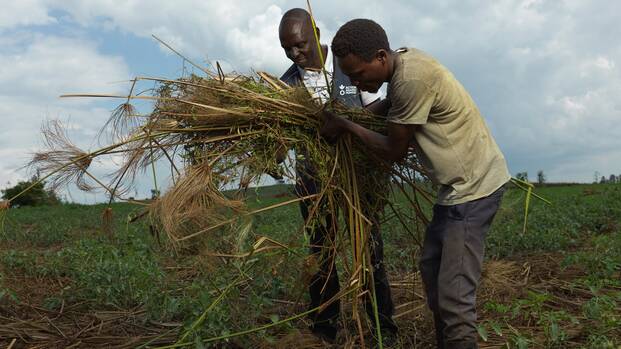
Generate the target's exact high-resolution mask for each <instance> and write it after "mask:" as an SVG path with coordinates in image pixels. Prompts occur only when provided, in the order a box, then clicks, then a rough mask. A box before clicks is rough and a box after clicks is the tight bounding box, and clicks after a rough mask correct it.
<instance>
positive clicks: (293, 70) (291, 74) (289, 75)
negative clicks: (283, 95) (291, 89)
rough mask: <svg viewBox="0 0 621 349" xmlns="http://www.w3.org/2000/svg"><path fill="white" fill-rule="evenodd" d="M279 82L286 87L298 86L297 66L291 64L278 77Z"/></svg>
mask: <svg viewBox="0 0 621 349" xmlns="http://www.w3.org/2000/svg"><path fill="white" fill-rule="evenodd" d="M280 80H281V81H283V82H284V83H286V84H287V85H298V84H299V83H300V70H299V69H298V66H297V65H295V64H292V65H291V66H290V67H289V69H287V71H285V73H284V74H282V76H281V77H280Z"/></svg>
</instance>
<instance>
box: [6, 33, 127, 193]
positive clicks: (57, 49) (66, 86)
mask: <svg viewBox="0 0 621 349" xmlns="http://www.w3.org/2000/svg"><path fill="white" fill-rule="evenodd" d="M4 35H10V34H3V35H0V41H2V38H4ZM18 37H19V38H20V40H14V42H13V43H12V45H11V46H7V47H6V50H3V51H1V52H0V81H2V85H0V121H1V124H2V125H3V128H2V129H1V130H0V149H2V153H1V154H0V156H1V157H2V162H0V186H2V187H4V186H5V185H6V183H7V182H11V183H13V184H14V183H15V182H16V181H17V180H18V179H23V178H25V177H27V176H28V174H27V173H26V172H25V170H23V166H24V165H25V164H26V163H27V162H28V160H29V157H30V154H32V153H33V152H34V151H35V150H36V149H37V148H38V147H39V145H40V138H39V137H40V136H39V130H40V127H41V124H42V123H43V121H44V119H50V118H60V119H64V120H69V121H70V123H71V125H74V126H75V127H72V128H71V130H70V132H71V136H72V139H74V140H75V141H76V143H77V145H78V146H81V147H85V148H89V147H92V146H93V145H94V144H93V139H94V135H95V134H96V131H97V129H98V128H99V127H100V126H101V125H102V124H103V123H104V122H105V120H106V119H107V118H108V116H109V108H106V107H105V106H103V105H102V104H101V103H99V102H98V101H94V100H87V99H81V100H70V99H60V98H59V97H58V96H59V95H60V94H62V93H67V92H100V93H118V92H122V91H124V90H125V89H126V87H125V86H124V85H119V84H111V82H113V81H119V80H128V79H129V77H130V74H129V72H128V68H127V66H126V64H125V62H124V60H123V59H122V58H121V57H118V56H107V55H103V54H101V53H99V52H98V49H97V47H96V46H94V45H93V44H92V43H90V42H88V41H84V40H78V39H72V38H65V37H60V36H53V35H43V34H32V35H18Z"/></svg>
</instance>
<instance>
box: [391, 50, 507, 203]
mask: <svg viewBox="0 0 621 349" xmlns="http://www.w3.org/2000/svg"><path fill="white" fill-rule="evenodd" d="M388 99H389V100H390V103H391V107H390V110H389V111H388V120H389V121H390V122H394V123H399V124H409V125H418V126H417V127H416V131H415V133H414V140H413V143H414V144H413V145H414V147H415V151H416V154H417V156H418V158H419V160H420V161H421V163H422V165H423V166H424V167H425V168H426V169H427V170H428V171H429V172H428V174H429V176H430V178H431V180H433V181H434V182H435V183H437V184H439V185H440V190H439V192H438V204H440V205H456V204H461V203H464V202H468V201H472V200H476V199H479V198H482V197H485V196H488V195H490V194H492V193H493V192H494V191H496V189H498V188H500V187H501V186H502V185H503V184H505V183H506V182H507V181H508V180H509V179H511V176H510V175H509V171H508V169H507V164H506V161H505V158H504V156H503V155H502V153H501V151H500V149H499V148H498V145H497V144H496V142H495V141H494V138H493V137H492V135H491V133H490V131H489V129H488V128H487V125H486V124H485V121H484V120H483V117H482V116H481V112H480V111H479V109H478V108H477V106H476V104H475V103H474V101H473V100H472V97H470V95H469V94H468V92H466V90H465V88H464V87H463V86H462V85H461V84H460V83H459V81H457V79H456V78H455V77H454V76H453V74H452V73H451V72H450V71H449V70H448V69H447V68H446V67H444V66H443V65H441V64H440V63H439V62H438V61H436V60H435V59H434V58H433V57H431V56H429V55H428V54H426V53H424V52H422V51H420V50H417V49H413V48H409V49H400V50H397V53H396V59H395V67H394V72H393V75H392V79H391V81H390V84H389V85H388Z"/></svg>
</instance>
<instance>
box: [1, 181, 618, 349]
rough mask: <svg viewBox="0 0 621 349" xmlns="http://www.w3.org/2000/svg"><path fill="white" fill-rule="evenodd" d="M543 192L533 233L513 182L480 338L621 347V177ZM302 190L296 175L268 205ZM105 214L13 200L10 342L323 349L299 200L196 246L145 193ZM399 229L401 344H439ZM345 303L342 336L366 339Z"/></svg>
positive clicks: (261, 200)
mask: <svg viewBox="0 0 621 349" xmlns="http://www.w3.org/2000/svg"><path fill="white" fill-rule="evenodd" d="M537 192H538V193H540V194H541V195H543V196H545V197H546V198H548V199H550V200H551V201H552V202H553V205H552V206H546V205H544V204H543V203H542V202H540V201H534V202H531V207H530V215H529V219H528V226H527V231H526V233H523V216H524V192H523V191H521V190H517V189H510V190H509V191H508V192H507V193H506V195H505V199H504V202H503V206H502V208H501V210H500V211H499V214H498V216H497V218H496V220H495V222H494V225H493V226H492V230H491V232H490V234H489V236H488V238H487V261H486V264H485V269H484V275H483V279H482V284H481V288H480V290H479V306H478V309H479V335H480V340H479V344H480V346H481V347H482V348H503V347H509V348H594V349H595V348H612V349H616V348H621V274H620V269H621V185H618V184H616V185H615V184H610V185H605V184H601V185H599V184H598V185H565V186H545V187H542V188H537ZM291 198H293V195H292V188H291V187H290V186H285V185H282V186H273V187H264V188H261V189H259V190H257V191H256V197H254V198H253V200H254V201H256V205H257V206H265V205H267V204H271V203H277V202H283V201H287V200H289V199H291ZM394 204H395V205H403V206H405V205H407V203H405V202H401V201H400V200H399V199H398V198H396V199H395V200H394ZM103 210H104V206H98V205H95V206H82V205H74V204H66V205H58V206H51V207H36V208H20V209H11V210H10V211H9V213H8V215H7V217H6V219H5V220H4V225H3V230H2V233H1V235H0V347H7V346H11V345H13V346H12V347H13V348H22V347H24V348H25V347H46V348H47V347H58V348H66V347H83V348H93V347H126V348H135V347H164V346H168V347H171V346H170V345H171V344H174V343H176V342H178V343H179V344H178V345H177V347H198V348H200V347H203V346H205V347H210V346H214V347H224V348H281V347H290V346H296V347H297V348H321V347H322V344H321V343H320V342H318V341H317V340H316V339H315V338H314V337H313V336H312V335H310V334H309V332H308V330H307V329H306V328H307V325H308V323H307V320H306V319H305V318H304V317H297V316H296V315H297V314H301V313H303V312H304V311H305V310H306V303H307V297H308V295H307V292H306V282H307V278H308V275H309V270H308V269H309V266H308V260H307V258H306V256H307V249H308V238H307V237H305V236H304V234H303V232H302V231H301V229H300V226H301V225H302V222H301V218H300V215H299V212H298V207H297V205H296V204H293V205H289V206H283V207H281V208H278V209H275V210H272V211H267V212H265V213H261V214H259V215H256V216H253V217H252V221H251V223H252V224H248V225H245V227H246V228H245V229H243V231H242V232H239V231H238V232H237V233H236V234H232V235H228V234H227V233H218V232H214V233H213V234H212V235H210V237H209V238H208V239H205V241H204V244H203V245H200V246H199V247H196V249H195V250H192V251H183V252H181V251H175V250H174V249H171V248H169V245H168V244H167V241H166V235H165V234H160V233H158V232H156V231H153V230H151V229H149V225H148V222H147V221H145V220H138V221H137V222H135V223H129V220H130V217H132V216H133V215H136V214H137V213H138V208H137V207H136V206H132V205H130V204H114V205H113V213H114V218H115V220H114V224H115V225H114V228H115V229H114V234H113V236H112V237H110V236H107V235H105V234H103V233H102V229H101V214H102V211H103ZM249 222H250V221H249ZM398 227H399V224H398V222H396V221H395V220H394V219H393V220H388V221H386V222H384V223H383V225H382V234H383V238H384V244H385V259H386V263H387V265H388V270H389V278H390V281H391V286H392V289H393V297H394V299H395V303H396V307H397V309H396V314H397V315H396V317H395V318H396V322H397V324H398V326H399V327H400V332H399V338H398V339H397V341H396V342H395V343H394V344H393V345H392V347H394V348H433V347H434V345H433V342H434V334H433V327H432V321H431V319H430V313H429V312H428V310H427V309H426V306H425V302H424V294H423V291H422V287H421V286H422V285H421V281H420V277H419V274H418V272H417V267H416V260H417V255H418V244H417V241H418V240H419V239H420V234H421V233H422V232H421V231H418V232H417V231H416V229H415V228H413V229H412V230H411V231H410V232H406V231H403V230H402V229H400V228H398ZM343 243H347V242H346V241H345V242H343ZM253 247H254V248H253ZM223 251H226V253H224V252H223ZM231 251H235V253H233V254H231ZM344 308H345V309H343V311H342V312H343V316H342V325H343V329H342V330H341V331H340V332H339V337H338V347H356V346H357V344H356V342H354V341H355V335H356V330H355V329H353V328H352V326H353V325H352V324H351V321H350V317H351V314H350V313H351V312H349V311H348V309H347V305H345V307H344ZM367 337H368V338H367V341H366V344H367V345H374V342H373V338H372V337H373V336H372V334H371V333H369V334H368V336H367Z"/></svg>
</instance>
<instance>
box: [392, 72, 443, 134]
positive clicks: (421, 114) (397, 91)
mask: <svg viewBox="0 0 621 349" xmlns="http://www.w3.org/2000/svg"><path fill="white" fill-rule="evenodd" d="M388 98H389V99H390V109H389V110H388V121H390V122H394V123H397V124H411V125H422V124H425V123H426V122H427V118H428V117H429V112H430V111H431V107H432V106H433V103H434V101H435V98H436V93H435V91H433V89H432V88H430V87H429V86H428V85H427V84H425V83H424V82H422V81H419V80H406V81H400V82H398V83H396V84H395V85H394V86H392V87H391V88H390V89H389V92H388Z"/></svg>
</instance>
